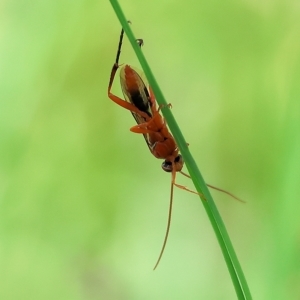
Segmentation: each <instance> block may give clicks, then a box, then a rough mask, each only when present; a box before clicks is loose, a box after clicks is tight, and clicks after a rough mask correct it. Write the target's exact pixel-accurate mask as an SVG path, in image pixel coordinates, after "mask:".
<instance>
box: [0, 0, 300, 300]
mask: <svg viewBox="0 0 300 300" xmlns="http://www.w3.org/2000/svg"><path fill="white" fill-rule="evenodd" d="M120 4H121V6H122V7H123V9H124V12H125V14H126V17H127V18H128V19H130V20H131V21H132V29H133V31H134V33H135V35H136V36H137V37H139V38H143V39H144V42H145V45H144V47H143V51H144V53H145V55H146V57H147V59H148V61H149V64H150V65H151V67H152V70H153V72H154V74H155V76H156V79H157V81H158V82H159V84H160V87H161V88H162V90H163V92H164V95H165V97H166V98H167V101H168V102H170V103H172V105H173V109H172V111H173V114H174V115H175V118H176V119H177V121H178V123H179V126H180V127H181V129H182V132H183V133H184V135H185V138H186V140H187V141H188V142H189V144H190V150H191V152H192V153H193V155H194V158H195V160H196V161H197V162H198V165H199V168H200V170H201V172H202V174H203V176H204V178H205V180H206V181H207V182H208V183H211V184H214V185H216V186H219V187H222V188H224V189H227V190H229V191H231V192H232V193H234V194H237V195H238V196H239V197H241V198H242V199H244V200H246V201H247V203H246V204H240V203H238V202H236V201H234V200H232V199H230V198H228V197H227V196H226V195H222V194H220V193H217V192H213V196H214V198H215V201H216V203H217V206H218V208H219V209H220V213H221V215H222V217H223V219H224V222H225V224H226V226H227V229H228V231H229V235H230V237H231V239H232V242H233V245H234V247H235V249H236V252H237V255H238V257H239V259H240V262H241V265H242V268H243V270H244V273H245V276H246V278H247V281H248V283H249V287H250V290H251V292H252V295H253V297H254V299H299V298H300V285H299V282H300V260H299V251H300V220H299V205H300V204H299V195H300V160H299V156H300V138H299V129H300V104H299V96H300V84H299V80H300V23H299V19H300V4H299V1H297V0H278V1H258V0H242V1H238V0H233V1H229V0H225V1H196V0H194V1H193V0H188V1H175V0H169V1H161V0H152V1H148V2H144V1H133V0H129V1H122V2H121V3H120ZM119 34H120V25H119V23H118V21H117V18H116V16H115V14H114V12H113V10H112V8H111V6H110V4H109V2H108V1H103V0H99V1H95V0H89V1H88V0H76V1H67V0H60V1H37V0H32V1H28V0H27V1H26V0H18V1H13V0H11V1H9V0H2V1H1V4H0V163H1V167H0V270H1V272H0V299H8V300H9V299H31V300H35V299H43V300H46V299H63V300H67V299H72V300H77V299H78V300H79V299H87V300H94V299H121V300H123V299H124V300H127V299H130V300H133V299H138V300H139V299H144V300H146V299H149V300H152V299H172V300H174V299H235V298H236V296H235V292H234V289H233V286H232V283H231V280H230V276H229V274H228V271H227V269H226V265H225V263H224V260H223V257H222V254H221V251H220V249H219V246H218V244H217V241H216V238H215V236H214V233H213V231H212V228H211V226H210V223H209V221H208V218H207V216H206V214H205V212H204V209H203V207H202V204H201V202H200V201H199V198H198V197H196V196H195V195H193V194H189V193H186V192H184V191H181V190H178V189H176V190H175V195H174V198H175V200H174V201H175V203H174V211H173V220H172V227H171V232H170V237H169V242H168V245H167V248H166V251H165V254H164V257H163V259H162V261H161V264H160V266H159V267H158V269H157V270H156V271H155V272H153V271H152V268H153V266H154V263H155V261H156V259H157V257H158V254H159V251H160V248H161V245H162V241H163V236H164V232H165V227H166V221H167V210H168V202H169V191H170V176H169V174H166V173H164V172H163V171H162V170H161V168H160V164H161V161H159V160H157V159H155V158H154V157H153V156H152V155H151V154H150V153H149V150H148V148H147V146H146V144H145V142H144V140H143V138H142V137H141V136H139V135H137V134H133V133H130V132H129V128H130V127H131V126H133V125H134V124H135V123H134V119H133V118H132V116H131V114H130V113H129V112H127V111H125V110H124V109H121V108H120V107H118V106H117V105H115V104H114V103H113V102H112V101H110V100H109V99H108V97H107V84H108V79H109V75H110V70H111V66H112V64H113V62H114V59H115V54H116V47H117V43H118V38H119ZM121 62H124V63H127V64H131V65H133V66H136V67H139V64H138V61H137V59H136V57H135V55H134V54H133V51H132V49H131V47H130V45H129V43H128V41H127V40H125V42H124V48H123V52H122V56H121ZM113 91H114V93H116V94H118V95H121V90H120V87H119V80H118V79H117V80H116V82H115V85H114V87H113ZM177 181H178V183H181V184H184V185H187V186H189V187H192V183H191V182H190V181H189V180H188V179H186V178H183V177H182V176H178V178H177Z"/></svg>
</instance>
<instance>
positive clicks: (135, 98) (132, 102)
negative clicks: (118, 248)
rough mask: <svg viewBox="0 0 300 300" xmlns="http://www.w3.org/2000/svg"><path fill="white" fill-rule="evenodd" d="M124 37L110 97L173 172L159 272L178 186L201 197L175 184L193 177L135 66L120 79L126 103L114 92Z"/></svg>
mask: <svg viewBox="0 0 300 300" xmlns="http://www.w3.org/2000/svg"><path fill="white" fill-rule="evenodd" d="M123 36H124V30H123V29H122V31H121V35H120V40H119V46H118V51H117V56H116V61H115V63H114V65H113V67H112V71H111V75H110V80H109V84H108V97H109V98H110V99H111V100H112V101H114V102H115V103H117V104H118V105H120V106H122V107H123V108H125V109H127V110H129V111H131V113H132V115H133V117H134V119H135V120H136V122H137V124H138V125H135V126H133V127H131V128H130V131H132V132H134V133H139V134H143V136H144V138H145V141H146V143H147V145H148V147H149V150H150V152H151V153H152V154H153V155H154V156H155V157H156V158H159V159H164V162H163V163H162V166H161V167H162V169H163V170H164V171H166V172H169V173H172V179H171V195H170V206H169V215H168V223H167V229H166V234H165V238H164V242H163V246H162V249H161V252H160V255H159V257H158V260H157V262H156V264H155V266H154V270H155V269H156V267H157V266H158V264H159V262H160V259H161V257H162V255H163V252H164V249H165V246H166V243H167V239H168V235H169V230H170V224H171V213H172V205H173V188H174V185H175V186H177V187H179V188H181V189H183V190H186V191H188V192H191V193H194V194H197V195H198V193H197V192H194V191H192V190H189V189H188V188H186V187H185V186H182V185H179V184H177V183H176V182H175V178H176V172H180V173H181V174H183V175H184V176H187V177H189V178H190V176H189V175H188V174H185V173H184V172H182V171H181V170H182V168H183V165H184V161H183V158H182V156H181V155H180V154H179V149H178V147H177V145H176V142H175V140H174V138H173V136H172V135H171V133H170V132H169V130H168V127H167V125H166V122H165V119H164V118H163V117H162V116H161V114H160V109H161V108H162V106H158V107H157V105H156V100H155V96H154V94H153V91H152V89H151V87H150V86H149V87H147V86H146V84H145V83H144V81H143V80H142V78H141V77H140V75H139V74H138V73H137V72H136V71H135V70H134V69H133V68H132V67H131V66H129V65H124V66H122V68H121V70H120V80H121V87H122V91H123V94H124V97H125V99H126V100H123V99H121V98H119V97H118V96H116V95H114V94H112V93H111V88H112V85H113V81H114V78H115V75H116V72H117V70H118V68H119V66H120V65H119V57H120V54H121V47H122V41H123ZM137 42H138V43H139V45H140V46H141V45H142V44H143V41H142V40H141V39H138V40H137ZM168 106H169V107H170V106H171V105H170V104H169V105H168ZM207 186H209V187H211V188H214V189H216V190H219V191H221V192H224V193H226V194H228V195H230V196H232V197H233V198H235V199H237V200H240V199H238V198H237V197H235V196H234V195H232V194H231V193H229V192H227V191H224V190H222V189H219V188H217V187H214V186H211V185H208V184H207Z"/></svg>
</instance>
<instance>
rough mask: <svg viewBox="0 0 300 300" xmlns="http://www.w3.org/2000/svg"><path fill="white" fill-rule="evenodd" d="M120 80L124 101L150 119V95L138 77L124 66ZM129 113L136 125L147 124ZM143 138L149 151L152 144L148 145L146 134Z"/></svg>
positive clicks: (144, 120)
mask: <svg viewBox="0 0 300 300" xmlns="http://www.w3.org/2000/svg"><path fill="white" fill-rule="evenodd" d="M120 80H121V87H122V91H123V94H124V97H125V100H126V101H128V102H130V103H131V104H133V105H134V106H135V107H137V108H138V109H139V110H140V111H142V112H144V113H146V114H147V115H148V116H149V117H150V118H152V111H151V106H152V102H151V101H150V94H149V91H148V89H147V86H146V84H145V83H144V81H143V80H142V78H141V77H140V75H139V74H138V73H137V72H136V71H135V70H133V69H132V68H131V67H130V66H128V65H126V66H124V67H123V68H122V69H121V71H120ZM131 113H132V115H133V117H134V119H135V121H136V122H137V124H142V123H145V122H147V120H146V119H145V118H144V117H142V116H141V115H139V114H137V113H135V112H131ZM143 136H144V138H145V141H146V143H147V145H148V147H149V149H150V151H151V149H152V148H151V146H152V143H150V140H149V136H148V134H143ZM151 152H152V151H151Z"/></svg>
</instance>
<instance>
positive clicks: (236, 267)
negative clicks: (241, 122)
mask: <svg viewBox="0 0 300 300" xmlns="http://www.w3.org/2000/svg"><path fill="white" fill-rule="evenodd" d="M110 2H111V5H112V6H113V8H114V10H115V13H116V15H117V17H118V19H119V21H120V23H121V25H122V27H123V28H124V30H125V32H126V34H127V37H128V39H129V41H130V43H131V45H132V47H133V49H134V51H135V53H136V56H137V58H138V60H139V62H140V64H141V66H142V68H143V71H144V72H145V75H146V77H147V79H148V82H149V84H150V86H151V87H152V89H153V92H154V94H155V97H156V100H157V103H158V104H160V105H166V104H167V102H166V100H165V98H164V96H163V94H162V91H161V90H160V88H159V86H158V84H157V82H156V80H155V78H154V76H153V74H152V72H151V69H150V67H149V65H148V63H147V61H146V59H145V57H144V55H143V53H142V51H141V49H140V47H139V46H138V44H137V42H136V38H135V37H134V35H133V32H132V30H131V28H130V26H129V25H128V23H127V19H126V18H125V16H124V14H123V12H122V9H121V7H120V5H119V3H118V1H116V0H110ZM162 113H163V115H164V117H165V119H166V121H167V124H168V126H169V128H170V131H171V132H172V134H173V136H174V138H175V140H176V143H177V145H178V147H179V149H180V151H181V154H182V156H183V159H184V161H185V164H186V166H187V169H188V171H189V173H190V175H191V178H192V180H193V182H194V185H195V188H196V190H197V191H198V192H199V193H200V194H202V195H204V197H202V201H201V202H202V203H203V205H204V208H205V210H206V213H207V215H208V217H209V219H210V222H211V224H212V226H213V229H214V231H215V234H216V236H217V239H218V242H219V244H220V247H221V250H222V253H223V256H224V259H225V261H226V264H227V267H228V270H229V273H230V276H231V279H232V282H233V285H234V288H235V291H236V294H237V297H238V299H252V297H251V294H250V290H249V288H248V285H247V282H246V279H245V276H244V274H243V271H242V268H241V266H240V263H239V261H238V259H237V256H236V254H235V251H234V248H233V246H232V244H231V241H230V238H229V236H228V233H227V231H226V228H225V225H224V223H223V221H222V218H221V216H220V214H219V212H218V210H217V207H216V205H215V203H214V201H213V198H212V196H211V194H210V192H209V190H208V188H207V186H206V184H205V182H204V180H203V178H202V175H201V173H200V171H199V169H198V167H197V165H196V163H195V161H194V159H193V157H192V155H191V153H190V151H189V148H188V147H187V143H186V141H185V139H184V137H183V135H182V133H181V131H180V129H179V127H178V125H177V123H176V121H175V119H174V117H173V114H172V112H171V110H170V109H169V108H167V107H166V108H163V109H162Z"/></svg>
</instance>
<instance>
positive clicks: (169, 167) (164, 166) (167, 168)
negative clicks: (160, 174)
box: [161, 160, 173, 173]
mask: <svg viewBox="0 0 300 300" xmlns="http://www.w3.org/2000/svg"><path fill="white" fill-rule="evenodd" d="M161 167H162V169H163V170H164V171H165V172H168V173H170V172H172V170H173V168H172V163H171V162H170V161H167V160H165V161H164V162H163V163H162V164H161Z"/></svg>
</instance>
